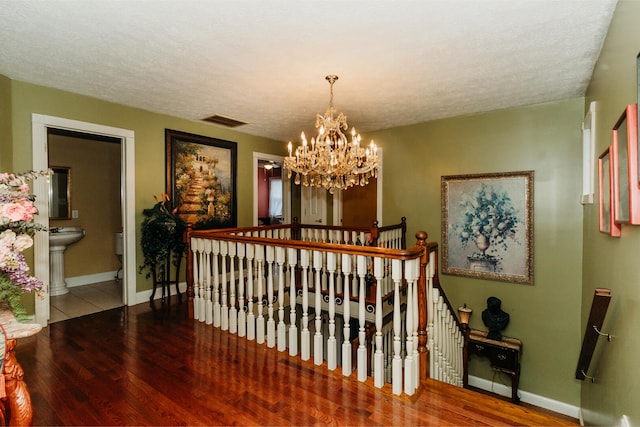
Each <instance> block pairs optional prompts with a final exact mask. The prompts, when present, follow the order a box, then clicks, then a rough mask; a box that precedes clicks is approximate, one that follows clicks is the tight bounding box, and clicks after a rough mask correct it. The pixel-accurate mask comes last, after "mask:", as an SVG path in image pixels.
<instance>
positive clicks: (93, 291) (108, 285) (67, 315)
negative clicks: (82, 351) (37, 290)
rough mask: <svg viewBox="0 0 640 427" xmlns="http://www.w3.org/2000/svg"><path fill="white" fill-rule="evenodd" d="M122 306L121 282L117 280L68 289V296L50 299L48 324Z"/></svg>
mask: <svg viewBox="0 0 640 427" xmlns="http://www.w3.org/2000/svg"><path fill="white" fill-rule="evenodd" d="M122 305H123V304H122V282H121V281H119V280H110V281H108V282H101V283H93V284H91V285H84V286H74V287H72V288H69V293H68V294H65V295H58V296H55V297H51V317H50V319H49V323H54V322H59V321H62V320H67V319H72V318H74V317H80V316H84V315H87V314H91V313H97V312H99V311H103V310H110V309H112V308H116V307H121V306H122Z"/></svg>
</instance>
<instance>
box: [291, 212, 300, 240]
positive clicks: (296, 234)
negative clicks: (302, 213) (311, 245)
mask: <svg viewBox="0 0 640 427" xmlns="http://www.w3.org/2000/svg"><path fill="white" fill-rule="evenodd" d="M291 239H292V240H300V239H301V236H300V222H299V220H298V217H297V216H294V217H293V223H292V224H291Z"/></svg>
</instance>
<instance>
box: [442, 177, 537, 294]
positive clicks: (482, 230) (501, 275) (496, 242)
mask: <svg viewBox="0 0 640 427" xmlns="http://www.w3.org/2000/svg"><path fill="white" fill-rule="evenodd" d="M533 186H534V173H533V171H522V172H502V173H489V174H473V175H451V176H443V177H442V178H441V187H442V217H441V220H442V248H443V251H442V252H443V253H442V264H443V269H442V271H443V273H444V274H452V275H457V276H465V277H472V278H475V279H487V280H498V281H503V282H513V283H522V284H527V285H532V284H533Z"/></svg>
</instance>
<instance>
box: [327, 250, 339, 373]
mask: <svg viewBox="0 0 640 427" xmlns="http://www.w3.org/2000/svg"><path fill="white" fill-rule="evenodd" d="M327 271H328V272H329V339H328V341H327V368H328V369H329V370H330V371H333V370H334V369H336V367H337V365H338V360H337V358H338V355H337V352H338V348H337V343H336V283H335V274H334V273H335V272H336V254H335V253H334V252H328V253H327Z"/></svg>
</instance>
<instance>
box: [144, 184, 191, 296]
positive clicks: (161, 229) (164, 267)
mask: <svg viewBox="0 0 640 427" xmlns="http://www.w3.org/2000/svg"><path fill="white" fill-rule="evenodd" d="M153 198H154V199H155V200H156V204H155V205H154V206H153V207H152V208H150V209H145V210H143V211H142V214H143V215H144V216H145V218H144V220H143V221H142V237H141V240H140V245H141V247H142V254H143V255H144V262H143V263H142V265H140V267H139V270H140V272H142V271H144V270H145V269H146V270H147V275H146V277H149V276H152V277H153V293H152V294H151V298H150V299H151V300H153V297H154V295H155V291H156V285H157V284H159V283H160V284H161V285H162V301H163V302H164V287H165V286H168V285H169V283H170V280H171V279H170V277H169V276H170V274H171V264H173V265H174V266H175V267H176V274H175V284H176V291H177V292H178V296H179V297H180V291H179V289H178V275H179V272H180V264H181V261H182V256H183V255H184V252H185V250H186V247H187V245H186V243H185V242H184V233H185V231H186V230H187V224H186V223H185V221H184V220H183V219H182V218H180V216H178V209H177V208H173V207H172V206H171V201H170V199H169V195H167V194H163V195H162V197H161V200H159V199H158V198H157V197H156V196H153Z"/></svg>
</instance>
